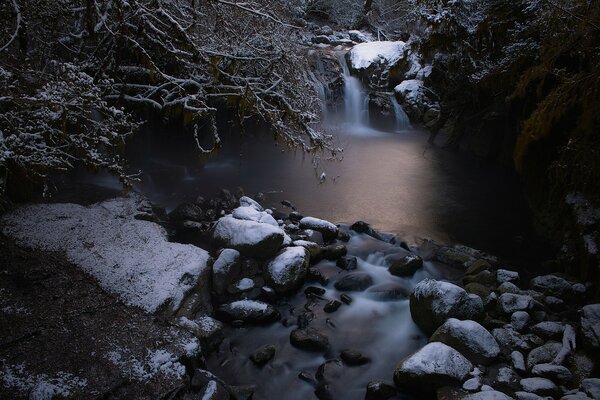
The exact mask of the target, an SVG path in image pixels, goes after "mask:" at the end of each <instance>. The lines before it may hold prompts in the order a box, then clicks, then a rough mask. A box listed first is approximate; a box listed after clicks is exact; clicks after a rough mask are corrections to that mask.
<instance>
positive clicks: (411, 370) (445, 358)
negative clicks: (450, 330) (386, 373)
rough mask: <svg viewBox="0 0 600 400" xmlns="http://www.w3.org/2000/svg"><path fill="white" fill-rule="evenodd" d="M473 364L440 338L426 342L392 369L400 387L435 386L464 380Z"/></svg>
mask: <svg viewBox="0 0 600 400" xmlns="http://www.w3.org/2000/svg"><path fill="white" fill-rule="evenodd" d="M472 368H473V365H472V364H471V362H469V360H467V359H466V358H465V357H464V356H463V355H462V354H460V353H459V352H458V351H456V350H454V349H453V348H452V347H450V346H447V345H445V344H443V343H440V342H434V343H429V344H427V345H425V347H423V348H421V349H420V350H418V351H417V352H416V353H414V354H413V355H411V356H409V357H407V358H406V359H405V360H404V361H402V362H401V363H400V364H399V365H398V367H397V368H396V370H395V372H394V382H395V383H396V385H397V386H399V387H417V388H419V389H424V390H428V391H430V390H435V389H436V388H438V387H441V386H445V385H455V384H457V383H460V382H462V381H464V380H465V378H466V377H467V375H468V374H469V372H470V371H471V369H472Z"/></svg>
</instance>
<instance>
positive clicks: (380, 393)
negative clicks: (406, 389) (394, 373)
mask: <svg viewBox="0 0 600 400" xmlns="http://www.w3.org/2000/svg"><path fill="white" fill-rule="evenodd" d="M395 395H396V388H395V387H394V386H392V385H390V384H388V383H385V382H383V381H371V382H369V383H368V384H367V394H366V395H365V400H387V399H390V398H392V397H394V396H395Z"/></svg>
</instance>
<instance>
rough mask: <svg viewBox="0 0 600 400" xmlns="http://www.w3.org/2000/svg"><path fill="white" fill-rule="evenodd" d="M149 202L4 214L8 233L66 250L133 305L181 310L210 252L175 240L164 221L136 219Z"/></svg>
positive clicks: (123, 200)
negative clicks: (169, 239)
mask: <svg viewBox="0 0 600 400" xmlns="http://www.w3.org/2000/svg"><path fill="white" fill-rule="evenodd" d="M147 205H148V203H147V202H145V201H144V199H143V198H141V197H140V196H139V195H136V194H132V195H130V196H127V197H118V198H114V199H110V200H106V201H104V202H101V203H97V204H92V205H90V206H81V205H78V204H68V203H67V204H65V203H60V204H37V205H32V206H27V207H23V208H20V209H17V210H15V211H14V212H11V213H9V214H7V215H5V216H4V217H3V218H2V223H3V225H4V227H3V232H4V234H6V235H7V236H10V237H12V238H14V239H15V240H16V241H17V242H18V243H19V244H21V245H25V246H28V247H33V248H37V249H41V250H45V251H62V252H65V253H66V255H67V257H68V259H69V260H70V261H71V262H73V263H74V264H75V265H77V266H78V267H80V268H81V269H83V270H84V271H85V272H87V273H89V274H90V275H92V276H93V277H94V278H96V279H97V280H98V283H99V284H100V286H101V287H102V288H103V289H105V290H106V291H108V292H111V293H114V294H116V295H118V296H119V297H121V299H122V300H123V301H124V302H125V303H127V304H129V305H132V306H138V307H140V308H142V309H144V310H145V311H147V312H151V313H152V312H155V311H157V310H158V309H159V308H160V307H161V306H162V305H163V304H165V303H168V302H170V303H171V307H172V308H173V309H177V307H178V306H179V304H180V303H181V301H182V300H183V298H184V297H185V295H186V293H187V292H188V291H189V290H190V289H192V288H193V287H194V286H196V284H197V281H198V277H199V276H200V274H201V273H202V272H203V271H204V270H205V269H206V268H208V260H209V255H208V253H207V252H206V251H204V250H202V249H200V248H198V247H196V246H192V245H185V244H179V243H171V242H169V241H168V240H167V234H166V232H165V230H164V229H163V228H162V227H161V226H160V225H158V224H156V223H154V222H150V221H145V220H138V219H135V218H134V216H135V215H136V214H137V213H138V209H140V208H142V207H147Z"/></svg>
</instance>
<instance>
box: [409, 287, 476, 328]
mask: <svg viewBox="0 0 600 400" xmlns="http://www.w3.org/2000/svg"><path fill="white" fill-rule="evenodd" d="M410 313H411V316H412V319H413V321H415V323H416V324H417V325H418V326H419V328H421V329H422V330H423V331H425V333H427V334H428V335H430V334H432V333H433V332H434V331H435V330H436V329H437V328H438V327H439V326H440V325H442V324H443V323H444V321H446V320H447V319H448V318H457V319H463V320H464V319H468V320H474V321H480V320H481V319H482V317H483V301H482V300H481V298H480V297H479V296H477V295H473V294H468V293H467V292H466V291H465V290H464V289H462V288H461V287H459V286H456V285H454V284H452V283H448V282H442V281H436V280H434V279H424V280H422V281H421V282H419V283H418V284H417V285H416V286H415V288H414V290H413V292H412V293H411V295H410Z"/></svg>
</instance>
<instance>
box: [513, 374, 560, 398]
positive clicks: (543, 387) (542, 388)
mask: <svg viewBox="0 0 600 400" xmlns="http://www.w3.org/2000/svg"><path fill="white" fill-rule="evenodd" d="M521 386H522V387H523V390H524V391H525V392H529V393H534V394H537V395H538V396H556V395H557V394H558V393H559V389H558V387H557V386H556V385H555V384H554V382H552V381H551V380H550V379H546V378H525V379H521Z"/></svg>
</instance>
